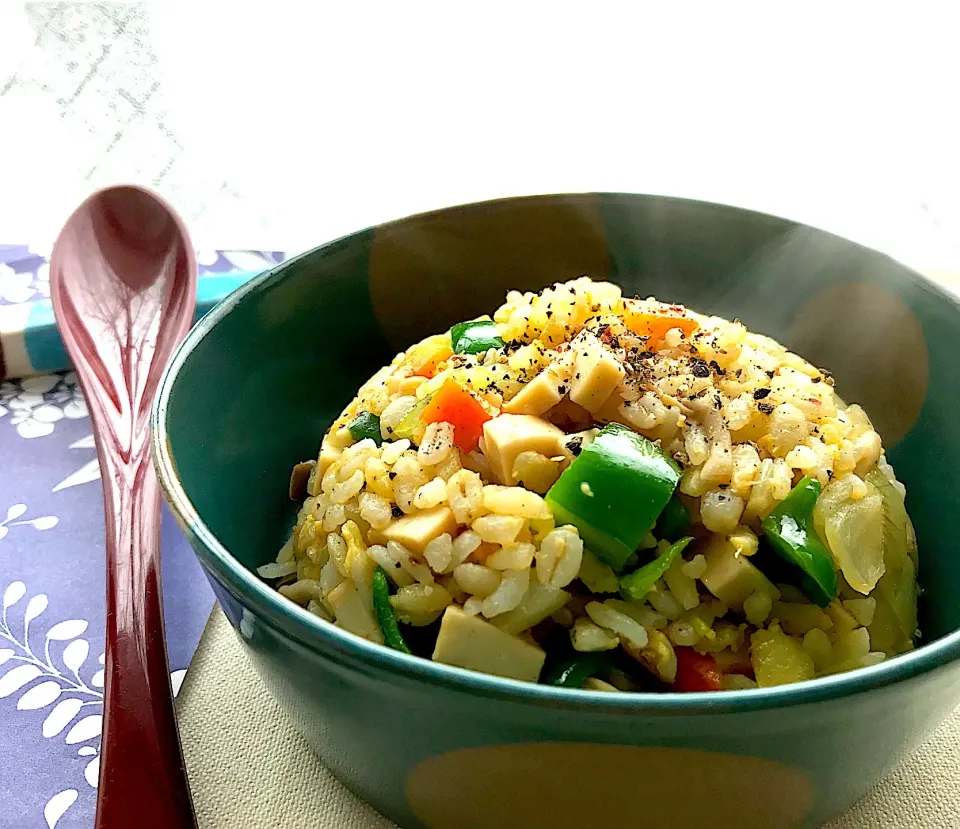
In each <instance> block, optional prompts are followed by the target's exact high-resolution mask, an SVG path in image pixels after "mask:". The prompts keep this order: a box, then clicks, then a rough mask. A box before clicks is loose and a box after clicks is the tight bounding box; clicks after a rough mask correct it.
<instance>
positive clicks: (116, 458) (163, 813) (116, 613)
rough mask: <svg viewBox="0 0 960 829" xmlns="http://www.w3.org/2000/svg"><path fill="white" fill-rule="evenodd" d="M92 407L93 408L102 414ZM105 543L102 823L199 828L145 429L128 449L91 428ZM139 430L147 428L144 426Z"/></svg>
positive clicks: (124, 828)
mask: <svg viewBox="0 0 960 829" xmlns="http://www.w3.org/2000/svg"><path fill="white" fill-rule="evenodd" d="M98 408H100V407H99V406H94V407H93V410H92V411H91V414H92V415H93V416H94V417H95V418H96V416H97V414H101V413H102V412H97V411H96V410H97V409H98ZM94 431H95V433H96V434H97V435H98V438H97V444H98V445H97V449H98V456H99V458H100V463H101V470H102V473H103V474H102V479H103V496H104V507H105V509H104V512H105V518H106V541H107V544H106V550H107V631H106V633H107V648H106V658H105V675H106V684H105V687H104V697H105V699H104V716H103V737H102V742H101V755H100V785H99V787H98V795H97V821H96V829H129V827H134V826H136V827H138V829H148V828H149V829H153V827H156V829H187V827H196V825H197V823H196V817H195V816H194V813H193V806H192V804H191V799H190V788H189V785H188V783H187V776H186V771H185V768H184V762H183V754H182V752H181V748H180V737H179V734H178V732H177V724H176V719H175V717H174V710H173V695H172V691H171V688H170V673H169V667H168V664H167V649H166V644H165V642H164V636H163V630H164V627H163V601H162V596H161V592H160V489H159V486H158V484H157V478H156V473H155V472H154V469H153V465H152V463H151V461H150V453H149V442H148V441H147V439H146V438H147V430H146V429H143V430H142V434H138V435H136V436H135V437H134V440H133V441H132V444H133V445H132V447H131V450H130V453H129V455H127V456H126V457H124V455H126V452H125V451H123V450H119V449H118V447H117V446H116V445H112V446H108V445H103V444H105V443H107V442H111V438H112V437H113V434H112V432H111V430H103V429H95V430H94ZM138 431H141V430H138Z"/></svg>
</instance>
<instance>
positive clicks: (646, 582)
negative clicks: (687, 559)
mask: <svg viewBox="0 0 960 829" xmlns="http://www.w3.org/2000/svg"><path fill="white" fill-rule="evenodd" d="M691 541H693V538H691V537H690V536H688V537H687V538H681V539H680V540H679V541H677V542H676V543H674V544H671V545H670V546H669V547H667V549H666V550H664V552H663V555H661V556H659V557H658V558H655V559H654V560H653V561H651V562H649V563H648V564H644V565H643V567H641V568H640V569H639V570H634V571H633V572H632V573H630V574H628V575H626V576H623V577H622V578H621V579H620V594H621V595H622V596H623V597H624V598H625V599H627V600H629V601H635V602H642V601H643V600H644V599H645V598H646V597H647V593H649V592H650V591H651V590H652V589H653V586H654V585H655V584H656V583H657V582H658V581H659V580H660V579H661V578H663V574H664V573H666V572H667V570H669V569H670V565H672V564H673V562H674V561H676V560H677V558H679V556H680V554H681V553H682V552H683V551H684V550H685V549H686V547H687V545H688V544H689V543H690V542H691Z"/></svg>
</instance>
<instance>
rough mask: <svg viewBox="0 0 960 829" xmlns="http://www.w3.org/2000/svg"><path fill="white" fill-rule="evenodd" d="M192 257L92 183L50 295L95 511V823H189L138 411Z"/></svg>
mask: <svg viewBox="0 0 960 829" xmlns="http://www.w3.org/2000/svg"><path fill="white" fill-rule="evenodd" d="M196 289H197V263H196V254H195V253H194V248H193V245H192V244H191V242H190V237H189V235H188V233H187V230H186V228H185V227H184V224H183V222H182V220H181V219H180V218H179V217H178V216H177V214H176V213H175V212H174V210H173V209H172V208H171V207H170V206H169V205H168V204H166V203H165V202H164V201H162V200H161V199H160V198H158V197H157V196H155V195H154V194H153V193H151V192H149V191H148V190H145V189H143V188H140V187H133V186H122V187H112V188H108V189H106V190H101V191H100V192H98V193H95V194H94V195H92V196H91V197H90V198H88V199H87V200H86V201H85V202H84V203H83V204H82V205H81V206H80V207H79V208H78V209H77V210H76V211H75V212H74V213H73V215H72V216H71V217H70V218H69V219H68V221H67V223H66V225H65V226H64V228H63V230H62V231H61V232H60V236H59V237H58V239H57V242H56V244H55V246H54V249H53V255H52V257H51V261H50V296H51V299H52V301H53V308H54V314H55V316H56V319H57V325H58V327H59V329H60V333H61V336H62V338H63V342H64V345H65V346H66V349H67V352H68V354H69V355H70V358H71V361H72V363H73V366H74V369H75V370H76V373H77V377H78V378H79V380H80V384H81V386H82V388H83V392H84V395H85V397H86V399H87V404H88V407H89V409H90V417H91V421H92V424H93V432H94V438H95V440H96V445H97V457H98V459H99V462H100V469H101V481H102V483H103V495H104V513H105V519H106V553H107V624H106V655H105V685H104V718H103V736H102V746H101V753H100V782H99V787H98V793H97V820H96V826H97V829H125V827H128V826H134V825H137V826H140V827H157V829H160V827H164V829H179V828H180V827H188V826H196V818H195V817H194V814H193V807H192V803H191V799H190V790H189V787H188V784H187V778H186V773H185V770H184V765H183V757H182V753H181V749H180V740H179V735H178V733H177V727H176V719H175V716H174V711H173V696H172V692H171V688H170V677H169V668H168V663H167V652H166V643H165V641H164V632H163V607H162V600H161V592H160V495H159V489H158V487H157V480H156V475H155V473H154V471H153V468H152V466H151V464H150V453H149V432H150V429H149V412H150V406H151V403H152V401H153V397H154V395H155V393H156V390H157V385H158V383H159V380H160V376H161V374H162V372H163V369H164V367H165V366H166V363H167V361H168V359H169V357H170V356H171V354H172V352H173V350H174V349H175V348H176V346H177V345H178V344H179V342H180V341H181V340H182V339H183V337H184V335H185V334H186V333H187V331H188V330H189V328H190V324H191V322H192V320H193V314H194V310H195V307H196V296H197V290H196Z"/></svg>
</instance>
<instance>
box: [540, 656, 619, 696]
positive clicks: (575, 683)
mask: <svg viewBox="0 0 960 829" xmlns="http://www.w3.org/2000/svg"><path fill="white" fill-rule="evenodd" d="M608 662H609V657H608V656H607V654H606V653H583V654H580V655H578V656H574V657H571V658H570V659H564V660H563V661H562V662H560V663H559V664H557V665H556V666H555V667H554V668H553V670H552V671H550V673H549V674H547V676H546V677H545V678H544V679H543V684H544V685H557V686H559V687H561V688H582V687H583V683H584V682H586V681H587V680H588V679H590V677H592V676H594V675H595V674H596V673H597V672H598V671H599V670H600V669H601V668H603V667H604V666H605V665H606V664H607V663H608Z"/></svg>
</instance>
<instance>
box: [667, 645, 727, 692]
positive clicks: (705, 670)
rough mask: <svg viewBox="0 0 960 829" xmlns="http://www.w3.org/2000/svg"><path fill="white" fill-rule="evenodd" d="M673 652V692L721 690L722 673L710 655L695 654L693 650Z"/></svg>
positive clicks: (686, 649)
mask: <svg viewBox="0 0 960 829" xmlns="http://www.w3.org/2000/svg"><path fill="white" fill-rule="evenodd" d="M674 652H675V653H676V655H677V678H676V680H674V683H673V690H674V691H721V690H723V671H721V670H720V667H719V666H718V665H717V660H716V659H714V658H713V657H712V656H711V655H710V654H708V653H697V652H696V651H695V650H694V649H693V648H674Z"/></svg>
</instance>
